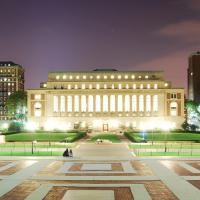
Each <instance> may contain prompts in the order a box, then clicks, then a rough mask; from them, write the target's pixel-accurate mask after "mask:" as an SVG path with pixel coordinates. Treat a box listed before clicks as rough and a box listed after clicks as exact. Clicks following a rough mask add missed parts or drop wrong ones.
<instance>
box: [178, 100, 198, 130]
mask: <svg viewBox="0 0 200 200" xmlns="http://www.w3.org/2000/svg"><path fill="white" fill-rule="evenodd" d="M185 108H186V111H187V118H186V121H185V122H184V123H183V125H182V128H184V129H185V130H190V131H195V130H196V129H199V128H200V105H199V104H197V103H196V102H194V101H187V102H186V104H185Z"/></svg>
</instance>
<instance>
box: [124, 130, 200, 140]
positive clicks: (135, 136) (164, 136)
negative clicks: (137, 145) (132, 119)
mask: <svg viewBox="0 0 200 200" xmlns="http://www.w3.org/2000/svg"><path fill="white" fill-rule="evenodd" d="M124 135H125V136H126V137H127V138H128V139H129V140H131V141H132V142H142V141H143V135H142V133H135V132H134V133H133V132H125V133H124ZM144 139H145V140H146V141H152V140H153V141H165V140H167V141H197V142H200V133H199V134H198V133H173V132H170V133H165V132H162V133H153V134H152V133H151V132H149V133H145V136H144Z"/></svg>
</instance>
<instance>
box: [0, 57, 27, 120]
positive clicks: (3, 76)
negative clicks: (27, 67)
mask: <svg viewBox="0 0 200 200" xmlns="http://www.w3.org/2000/svg"><path fill="white" fill-rule="evenodd" d="M16 91H24V69H23V68H22V66H21V65H18V64H15V63H13V62H10V61H3V62H2V61H0V120H7V119H8V116H7V110H6V107H5V104H6V101H7V99H8V97H9V96H10V95H11V94H12V93H14V92H16Z"/></svg>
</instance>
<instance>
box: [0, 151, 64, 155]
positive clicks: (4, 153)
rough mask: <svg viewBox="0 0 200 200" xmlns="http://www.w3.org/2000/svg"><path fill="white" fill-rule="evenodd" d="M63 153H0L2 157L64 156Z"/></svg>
mask: <svg viewBox="0 0 200 200" xmlns="http://www.w3.org/2000/svg"><path fill="white" fill-rule="evenodd" d="M62 155H63V152H55V151H52V152H51V151H45V152H39V151H38V152H37V151H36V152H34V153H33V154H32V153H31V152H19V151H13V152H12V151H0V156H62Z"/></svg>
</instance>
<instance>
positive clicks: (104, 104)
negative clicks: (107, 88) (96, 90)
mask: <svg viewBox="0 0 200 200" xmlns="http://www.w3.org/2000/svg"><path fill="white" fill-rule="evenodd" d="M103 112H108V96H107V95H103Z"/></svg>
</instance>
